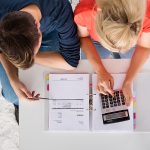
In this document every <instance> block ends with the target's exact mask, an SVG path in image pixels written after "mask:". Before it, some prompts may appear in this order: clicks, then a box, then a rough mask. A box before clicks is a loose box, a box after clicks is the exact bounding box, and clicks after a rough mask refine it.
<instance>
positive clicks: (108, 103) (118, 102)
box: [100, 91, 125, 109]
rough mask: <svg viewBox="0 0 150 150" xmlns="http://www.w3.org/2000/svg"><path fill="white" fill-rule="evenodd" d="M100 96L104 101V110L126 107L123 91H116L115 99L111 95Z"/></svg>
mask: <svg viewBox="0 0 150 150" xmlns="http://www.w3.org/2000/svg"><path fill="white" fill-rule="evenodd" d="M100 95H101V99H102V108H103V109H106V108H113V107H117V106H122V105H125V97H124V95H123V92H122V91H115V92H114V97H112V96H111V95H110V94H109V95H103V94H100Z"/></svg>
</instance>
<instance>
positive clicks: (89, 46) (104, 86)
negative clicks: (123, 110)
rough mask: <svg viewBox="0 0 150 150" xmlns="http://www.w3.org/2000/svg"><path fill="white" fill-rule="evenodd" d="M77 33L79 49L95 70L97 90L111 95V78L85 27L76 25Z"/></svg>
mask: <svg viewBox="0 0 150 150" xmlns="http://www.w3.org/2000/svg"><path fill="white" fill-rule="evenodd" d="M78 34H79V36H80V37H81V38H80V43H81V49H82V50H83V52H84V53H85V55H86V57H87V59H88V60H89V61H90V63H91V64H92V66H93V68H94V70H95V72H96V73H97V75H98V86H97V88H98V91H99V92H101V93H103V94H107V92H108V93H110V94H112V95H113V90H112V89H113V84H114V83H113V78H112V76H111V75H110V74H109V73H108V72H107V71H106V69H105V67H104V66H103V64H102V61H101V58H100V56H99V54H98V53H97V50H96V48H95V46H94V44H93V42H92V40H91V39H90V38H89V33H88V30H87V28H86V27H82V26H79V25H78Z"/></svg>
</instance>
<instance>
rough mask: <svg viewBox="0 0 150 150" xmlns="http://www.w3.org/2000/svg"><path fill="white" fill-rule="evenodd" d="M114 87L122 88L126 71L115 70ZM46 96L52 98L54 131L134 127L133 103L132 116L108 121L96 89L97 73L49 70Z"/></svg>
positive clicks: (52, 129)
mask: <svg viewBox="0 0 150 150" xmlns="http://www.w3.org/2000/svg"><path fill="white" fill-rule="evenodd" d="M112 76H113V78H114V81H115V84H114V90H119V89H121V88H122V84H123V81H124V79H125V74H112ZM47 81H48V82H47V84H46V87H47V88H46V89H47V92H46V96H47V97H48V98H49V130H50V131H88V130H90V131H96V132H97V131H98V132H101V131H102V132H103V131H133V130H134V127H135V124H134V117H133V114H134V112H133V104H131V105H130V107H129V108H128V112H129V116H130V119H129V120H126V121H122V122H117V123H112V124H104V123H103V120H102V112H101V100H100V97H99V93H98V92H97V90H96V86H97V75H96V74H92V75H90V74H48V76H47Z"/></svg>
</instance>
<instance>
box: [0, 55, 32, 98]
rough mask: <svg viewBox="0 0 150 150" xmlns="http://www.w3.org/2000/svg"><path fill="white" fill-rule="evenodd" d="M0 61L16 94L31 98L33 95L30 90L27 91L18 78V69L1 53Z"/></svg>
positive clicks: (20, 96)
mask: <svg viewBox="0 0 150 150" xmlns="http://www.w3.org/2000/svg"><path fill="white" fill-rule="evenodd" d="M0 63H1V64H2V66H3V67H4V70H5V71H6V74H7V76H8V79H9V81H10V84H11V86H12V88H13V89H14V91H15V93H16V95H17V96H18V97H19V98H20V99H26V98H27V97H29V98H32V97H33V96H32V94H31V92H30V91H28V89H27V88H26V86H25V85H24V84H23V83H22V82H21V81H20V80H19V78H18V69H17V68H16V67H15V66H14V65H12V64H11V63H10V62H9V61H7V59H6V58H5V56H4V55H3V54H2V53H1V54H0Z"/></svg>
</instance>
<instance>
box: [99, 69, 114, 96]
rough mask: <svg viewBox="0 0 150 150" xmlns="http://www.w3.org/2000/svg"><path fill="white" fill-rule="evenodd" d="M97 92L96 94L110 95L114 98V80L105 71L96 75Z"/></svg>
mask: <svg viewBox="0 0 150 150" xmlns="http://www.w3.org/2000/svg"><path fill="white" fill-rule="evenodd" d="M97 82H98V83H97V90H98V92H100V93H102V94H104V95H108V94H111V95H112V96H114V91H113V86H114V79H113V77H112V76H111V74H110V73H108V72H107V71H105V70H104V71H102V72H101V73H97Z"/></svg>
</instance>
